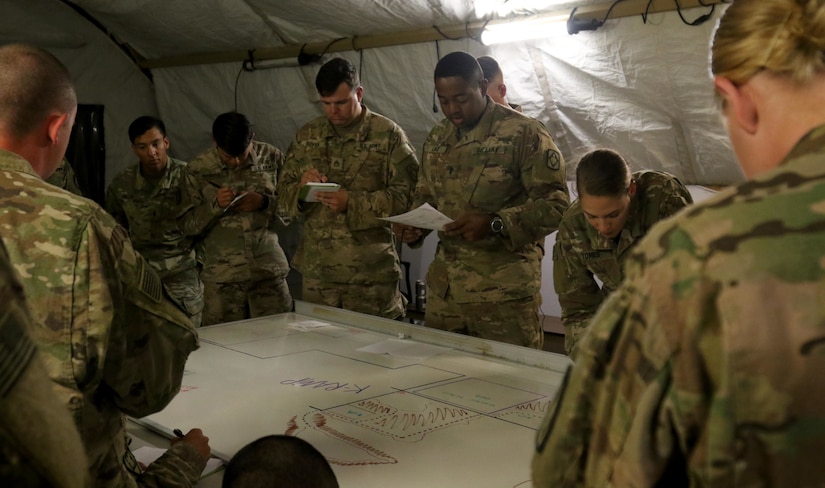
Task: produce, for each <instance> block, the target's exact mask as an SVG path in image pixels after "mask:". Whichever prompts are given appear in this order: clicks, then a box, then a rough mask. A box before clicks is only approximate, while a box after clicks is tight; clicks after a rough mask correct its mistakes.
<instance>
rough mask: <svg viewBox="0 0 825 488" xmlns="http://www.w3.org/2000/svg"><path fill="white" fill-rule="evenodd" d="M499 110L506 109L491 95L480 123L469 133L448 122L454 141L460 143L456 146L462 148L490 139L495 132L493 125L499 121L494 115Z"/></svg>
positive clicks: (479, 120) (488, 97)
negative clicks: (467, 144) (474, 142)
mask: <svg viewBox="0 0 825 488" xmlns="http://www.w3.org/2000/svg"><path fill="white" fill-rule="evenodd" d="M497 110H506V109H505V108H504V107H502V106H500V105H498V104H497V103H496V102H494V101H493V99H492V98H490V96H489V95H487V106H485V107H484V111H483V112H481V117H479V119H478V122H476V125H474V126H473V128H472V129H470V130H468V131H461V130H460V129H459V128H458V127H456V126H455V125H453V123H452V122H450V121H447V123H448V124H450V127H451V128H452V129H451V134H452V137H453V138H454V140H456V141H458V143H457V144H456V145H457V146H460V145H463V144H466V143H469V142H473V141H483V140H485V139H487V138H488V137H490V136H491V135H492V134H493V132H494V130H493V125H494V124H495V122H496V120H497V118H496V117H495V115H494V114H495V112H496V111H497Z"/></svg>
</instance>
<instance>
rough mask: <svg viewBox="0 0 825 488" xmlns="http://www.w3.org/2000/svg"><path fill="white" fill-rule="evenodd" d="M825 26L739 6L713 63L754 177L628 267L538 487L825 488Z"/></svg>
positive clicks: (740, 152)
mask: <svg viewBox="0 0 825 488" xmlns="http://www.w3.org/2000/svg"><path fill="white" fill-rule="evenodd" d="M823 32H825V2H823V0H759V1H753V0H734V1H733V3H732V4H731V5H730V6H729V7H728V9H727V10H726V11H725V13H724V16H723V17H722V19H721V20H720V22H719V26H718V28H717V30H716V34H715V37H714V41H713V47H712V52H713V57H712V62H711V68H712V72H713V73H714V76H715V80H714V83H715V87H716V92H717V94H718V96H719V98H720V99H721V102H722V103H721V105H722V112H723V115H724V118H725V120H726V122H727V130H728V133H729V135H730V139H731V142H732V144H733V149H734V150H735V152H736V155H737V157H738V159H739V161H740V164H741V166H742V169H743V170H744V173H745V175H746V176H747V177H748V178H749V180H748V181H746V182H744V183H741V184H738V185H736V186H735V187H732V188H729V189H726V190H723V191H722V192H720V193H719V194H717V195H715V196H714V197H712V198H710V199H709V200H707V201H703V202H701V203H699V204H696V205H694V206H692V207H690V208H689V209H687V210H685V211H683V212H681V213H679V214H678V215H677V216H675V217H673V218H671V219H668V220H666V221H663V222H661V223H659V224H658V225H657V226H655V227H654V228H653V229H652V230H651V231H650V233H649V234H648V235H647V236H646V237H645V238H644V239H643V240H642V242H641V243H639V245H638V246H637V247H636V249H634V251H633V252H632V253H631V255H630V256H629V257H628V259H627V260H626V262H625V266H626V269H625V273H626V276H625V281H624V283H623V284H622V285H621V286H620V287H619V289H618V290H616V291H615V292H613V294H611V295H610V297H609V298H608V299H607V301H605V303H604V305H603V306H602V308H601V309H600V310H599V312H598V313H597V314H596V316H595V318H594V319H593V322H592V323H591V325H590V330H589V331H588V333H587V335H586V336H585V337H584V338H583V339H582V342H581V344H580V347H579V353H578V356H577V358H576V364H575V366H573V368H572V372H569V373H568V376H567V378H566V379H565V381H564V383H563V385H562V387H561V389H560V391H559V392H558V394H557V396H556V401H555V402H554V404H553V406H552V407H551V409H550V410H549V411H548V414H547V418H546V419H545V421H544V425H543V426H542V428H541V429H540V430H539V433H538V437H537V440H538V442H537V446H536V454H535V457H534V459H533V482H534V486H537V487H554V488H556V487H580V486H581V487H611V486H616V487H619V486H635V487H651V486H667V487H671V486H673V487H680V486H691V487H704V486H707V487H734V486H735V487H768V486H771V487H794V488H803V487H821V486H825V464H823V463H822V458H821V456H822V452H823V451H825V436H823V435H822V432H823V431H825V395H822V394H821V392H822V390H823V378H825V307H823V283H825V212H823V202H825V96H823V94H825V58H824V57H823V55H822V53H823V52H825V36H823V34H822V33H823Z"/></svg>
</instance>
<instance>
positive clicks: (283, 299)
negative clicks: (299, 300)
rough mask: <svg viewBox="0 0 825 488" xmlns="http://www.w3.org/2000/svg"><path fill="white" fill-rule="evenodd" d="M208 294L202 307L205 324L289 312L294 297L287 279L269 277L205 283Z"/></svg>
mask: <svg viewBox="0 0 825 488" xmlns="http://www.w3.org/2000/svg"><path fill="white" fill-rule="evenodd" d="M204 295H205V296H207V297H209V299H208V300H206V306H205V307H204V308H203V324H204V325H212V324H222V323H224V322H234V321H236V320H244V319H248V318H251V317H263V316H266V315H274V314H277V313H284V312H289V311H291V310H292V308H293V301H292V297H291V295H290V293H289V286H288V285H287V283H286V280H284V279H280V280H273V279H267V280H262V281H249V282H240V283H212V282H209V281H207V282H205V283H204Z"/></svg>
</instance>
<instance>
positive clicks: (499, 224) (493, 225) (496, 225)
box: [490, 217, 504, 232]
mask: <svg viewBox="0 0 825 488" xmlns="http://www.w3.org/2000/svg"><path fill="white" fill-rule="evenodd" d="M503 228H504V222H503V221H502V220H501V218H500V217H496V218H494V219H493V220H492V221H491V222H490V230H492V231H493V232H501V229H503Z"/></svg>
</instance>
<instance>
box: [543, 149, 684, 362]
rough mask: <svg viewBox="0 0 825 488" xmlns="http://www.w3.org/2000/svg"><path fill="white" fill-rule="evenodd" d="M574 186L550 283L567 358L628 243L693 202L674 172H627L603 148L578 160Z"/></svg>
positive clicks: (614, 279) (615, 281) (613, 282)
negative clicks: (556, 299)
mask: <svg viewBox="0 0 825 488" xmlns="http://www.w3.org/2000/svg"><path fill="white" fill-rule="evenodd" d="M576 188H577V190H578V194H579V198H578V199H577V200H576V201H575V202H573V204H572V205H570V208H568V209H567V211H566V212H564V217H562V220H561V224H559V233H558V235H557V236H556V246H555V248H554V249H553V285H554V286H555V288H556V293H557V294H558V296H559V302H560V303H561V320H562V322H563V323H564V328H565V329H566V330H565V332H566V334H565V338H564V347H565V350H566V351H567V354H569V355H570V356H571V357H574V354H575V345H576V344H577V343H578V341H579V339H580V337H581V335H582V334H583V333H584V332H585V331H586V330H587V326H588V324H589V323H590V320H591V319H592V318H593V315H595V314H596V310H598V308H599V305H601V303H602V301H603V300H604V297H606V296H607V295H609V294H610V292H612V291H613V290H615V289H616V288H618V286H619V284H620V283H621V282H622V279H623V278H624V270H623V268H624V260H625V258H626V257H627V256H628V255H629V254H630V250H631V249H632V248H633V246H635V245H636V244H637V243H638V242H639V240H641V238H642V237H644V235H645V234H647V231H648V230H650V228H651V227H653V224H655V223H656V222H658V221H660V220H662V219H664V218H665V217H669V216H671V215H673V214H675V213H676V212H677V211H679V210H681V209H682V208H684V207H686V206H687V205H689V204H691V203H693V198H692V197H691V196H690V192H689V191H688V189H687V188H685V185H683V184H682V182H680V181H679V180H678V179H677V178H676V177H675V176H673V175H670V174H667V173H662V172H659V171H637V172H635V173H632V174H631V172H630V166H629V165H628V164H627V162H626V161H625V160H624V158H622V156H621V155H620V154H618V153H616V152H614V151H611V150H608V149H599V150H596V151H593V152H591V153H589V154H586V155H585V156H584V157H583V158H582V159H581V161H579V164H578V166H577V167H576ZM596 278H598V280H599V281H601V283H602V286H601V287H599V284H598V283H597V281H596Z"/></svg>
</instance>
